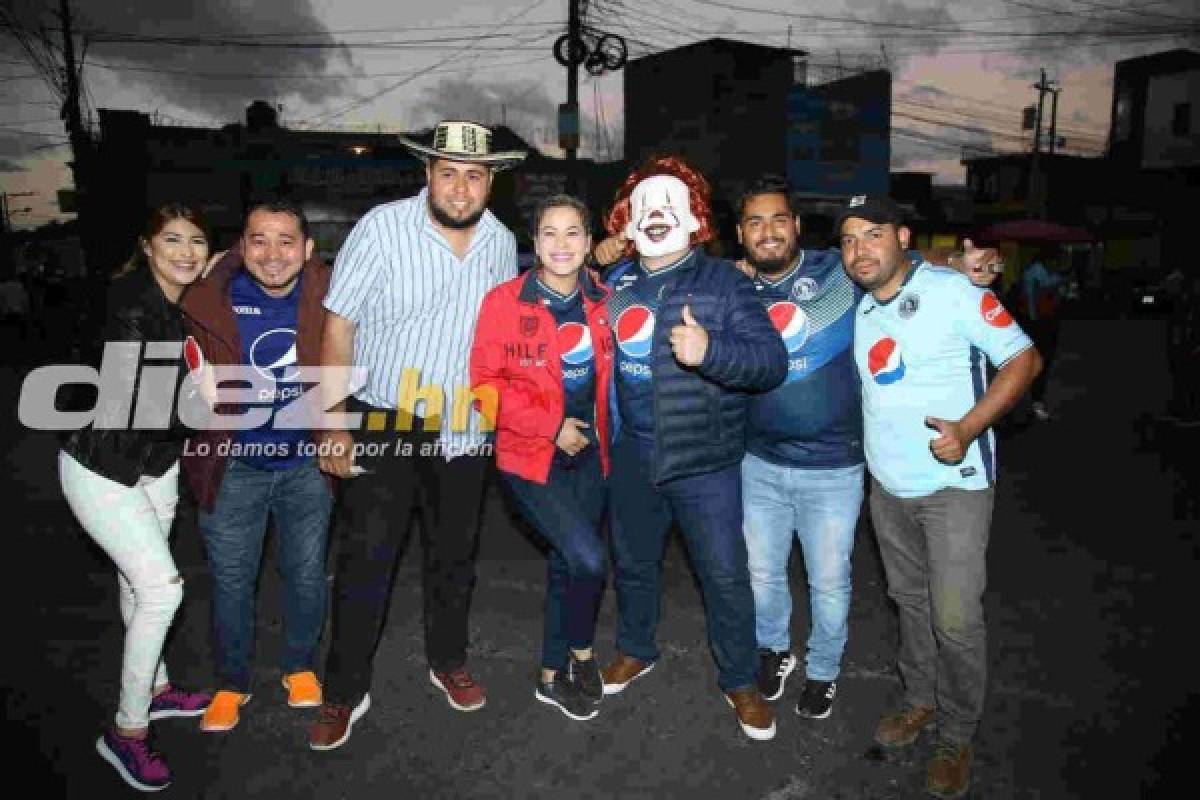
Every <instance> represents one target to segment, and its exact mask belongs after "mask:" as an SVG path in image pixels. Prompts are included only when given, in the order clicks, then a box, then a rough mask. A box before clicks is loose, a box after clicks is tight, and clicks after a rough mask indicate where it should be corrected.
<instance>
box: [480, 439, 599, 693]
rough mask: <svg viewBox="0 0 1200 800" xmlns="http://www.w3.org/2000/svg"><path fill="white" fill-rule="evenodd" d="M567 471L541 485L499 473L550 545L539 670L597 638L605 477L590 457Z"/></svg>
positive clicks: (557, 469) (553, 473)
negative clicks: (540, 666)
mask: <svg viewBox="0 0 1200 800" xmlns="http://www.w3.org/2000/svg"><path fill="white" fill-rule="evenodd" d="M591 449H592V450H593V452H592V453H591V454H590V455H589V456H587V457H583V456H581V457H580V458H578V459H577V460H576V463H574V464H571V465H569V466H563V465H560V464H557V463H556V464H555V465H554V466H553V467H552V468H551V469H550V476H549V479H548V480H547V482H546V483H545V484H540V483H534V482H532V481H527V480H525V479H524V478H521V477H518V476H517V475H513V474H511V473H508V472H501V473H500V474H501V475H502V476H503V477H504V482H505V483H507V484H508V487H509V488H510V489H511V490H512V495H513V499H514V500H515V501H516V503H517V506H519V507H520V509H521V512H522V513H523V514H524V516H525V518H526V519H527V520H529V522H530V523H532V524H533V526H534V527H535V528H536V529H537V531H538V533H539V534H541V536H542V538H544V539H545V540H546V541H547V542H548V543H549V544H550V552H549V554H548V555H547V564H546V612H545V623H544V628H545V629H544V633H543V637H542V667H543V668H544V669H552V670H555V671H558V670H561V669H563V668H564V667H565V666H566V664H567V649H568V648H570V649H572V650H586V649H587V648H589V647H591V646H592V639H593V638H594V637H595V634H596V609H597V608H599V606H600V593H601V590H602V589H603V588H604V575H605V571H606V570H605V567H606V566H607V564H606V562H607V556H608V554H607V553H605V551H604V540H603V539H602V538H601V535H600V521H601V518H602V517H603V516H604V477H603V475H602V474H601V471H600V458H599V455H598V454H597V453H595V452H594V445H593V446H591Z"/></svg>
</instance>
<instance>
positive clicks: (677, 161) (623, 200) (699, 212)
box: [604, 156, 716, 257]
mask: <svg viewBox="0 0 1200 800" xmlns="http://www.w3.org/2000/svg"><path fill="white" fill-rule="evenodd" d="M655 175H673V176H674V177H676V178H679V180H681V181H683V182H684V184H686V185H687V187H688V202H689V203H690V204H691V206H692V214H693V215H694V216H695V217H696V219H697V220H698V221H699V222H700V229H699V230H697V231H695V232H693V233H692V235H691V236H690V237H689V244H690V245H691V246H692V247H695V246H696V245H698V244H703V243H704V242H707V241H709V240H710V239H712V238H713V235H714V234H715V232H716V225H715V224H714V222H713V215H712V189H711V188H709V185H708V181H707V180H705V178H704V176H703V175H701V174H700V173H699V172H697V171H696V169H695V168H694V167H692V166H691V165H690V164H688V163H687V162H686V161H684V160H683V159H682V158H680V157H679V156H655V157H653V158H650V159H649V160H647V161H646V162H645V163H644V164H642V166H640V167H638V168H637V169H636V170H634V172H633V174H631V175H630V176H629V177H628V178H626V179H625V182H624V183H622V184H621V188H620V189H618V190H617V196H616V199H615V201H614V202H613V207H612V210H611V211H609V212H608V216H607V217H606V218H605V220H604V227H605V229H607V230H608V233H609V235H610V236H619V235H621V234H623V233H624V232H625V226H626V225H627V224H628V223H629V213H630V211H629V198H630V196H631V195H632V194H633V190H634V187H636V186H637V185H638V184H639V183H641V182H642V181H644V180H646V178H652V177H654V176H655ZM634 249H635V248H634V244H633V242H632V241H629V242H627V243H626V244H625V253H624V254H625V256H627V257H628V256H632V255H633V253H634Z"/></svg>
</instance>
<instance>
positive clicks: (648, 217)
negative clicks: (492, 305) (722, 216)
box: [603, 157, 787, 740]
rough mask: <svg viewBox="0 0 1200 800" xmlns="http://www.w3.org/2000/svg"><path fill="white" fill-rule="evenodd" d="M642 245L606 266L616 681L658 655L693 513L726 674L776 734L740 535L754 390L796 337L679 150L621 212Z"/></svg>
mask: <svg viewBox="0 0 1200 800" xmlns="http://www.w3.org/2000/svg"><path fill="white" fill-rule="evenodd" d="M608 227H609V230H610V232H612V233H614V234H615V233H617V232H618V231H624V233H625V235H626V236H627V237H628V238H629V239H630V240H632V242H633V243H634V244H636V249H637V258H636V259H632V260H630V261H627V262H625V263H623V264H620V265H618V266H617V267H616V268H615V269H614V270H613V271H612V273H610V275H609V277H608V280H607V282H608V284H609V285H610V286H611V287H612V289H613V295H612V297H611V298H610V300H609V318H610V319H611V320H613V327H614V335H615V336H616V344H617V347H616V350H615V352H616V356H617V365H616V366H617V368H616V370H614V382H615V387H614V391H612V392H610V394H609V396H610V398H611V399H612V404H613V409H612V411H613V413H612V420H613V435H614V443H613V446H612V450H611V453H612V456H611V458H612V472H611V478H610V492H611V495H610V499H611V503H610V505H609V507H610V509H611V526H612V546H613V558H614V562H615V567H616V569H615V584H616V590H617V606H618V615H619V619H618V624H617V651H618V652H617V656H616V659H615V660H614V662H613V663H612V664H611V665H610V666H609V667H608V668H607V669H605V670H604V673H603V677H604V691H605V693H606V694H617V693H619V692H621V691H622V690H623V689H624V688H625V687H626V686H628V685H629V683H630V682H631V681H633V680H634V679H636V678H638V677H640V676H642V675H645V674H646V673H648V672H649V671H650V670H651V669H652V668H653V666H654V664H655V662H656V661H657V660H658V649H657V647H656V645H655V627H656V626H657V623H658V612H659V602H660V594H661V592H660V579H661V572H662V558H663V546H664V542H665V538H666V534H667V531H668V529H669V528H670V524H671V521H672V520H675V521H677V522H678V523H679V527H680V528H681V529H682V531H683V536H684V540H685V542H686V543H687V547H688V551H689V553H690V554H691V557H692V562H693V564H694V565H695V568H696V572H697V575H698V576H699V578H700V585H701V590H702V592H703V594H704V608H705V616H706V620H707V624H708V637H709V643H710V645H711V647H712V651H713V656H714V657H715V659H716V662H717V684H718V686H720V688H721V690H722V691H723V692H724V693H725V697H726V700H727V701H728V702H729V704H730V705H731V706H733V708H734V711H735V713H736V714H737V717H738V723H739V724H740V726H741V729H742V731H743V732H744V733H745V734H746V735H747V736H749V737H750V738H751V739H756V740H765V739H770V738H772V737H773V736H774V735H775V720H774V713H773V711H772V709H771V707H770V706H769V705H768V704H767V703H766V702H765V701H764V700H763V698H762V695H761V694H760V693H759V691H758V687H757V686H756V683H755V671H756V668H757V651H756V641H755V628H754V598H753V595H752V593H751V591H750V575H749V571H748V569H747V561H746V544H745V540H744V538H743V535H742V499H741V479H740V464H741V460H742V456H743V455H744V452H745V438H746V437H745V418H746V405H747V398H748V393H750V392H759V391H767V390H770V389H772V388H774V387H775V386H777V385H778V384H780V383H781V382H782V381H783V379H784V377H785V375H786V374H787V351H786V350H785V348H784V346H783V342H782V340H781V339H780V337H779V334H778V333H776V332H775V328H774V327H773V326H772V325H771V321H770V319H769V318H768V317H767V314H766V311H765V310H764V308H763V305H762V302H761V301H760V300H759V298H758V297H757V294H756V292H755V289H754V285H753V283H751V281H750V280H749V279H748V278H747V277H746V276H745V275H743V274H742V273H740V272H739V271H738V270H737V269H736V268H735V267H734V266H733V264H732V263H730V262H728V261H724V260H721V259H715V258H711V257H709V256H707V255H706V254H705V253H704V252H703V251H702V250H701V249H700V247H699V245H700V244H701V243H703V242H705V241H707V240H708V239H710V238H712V233H713V225H712V220H711V211H710V207H709V188H708V184H707V182H706V181H705V180H704V178H703V177H702V176H701V175H699V174H698V173H697V172H695V170H693V169H692V168H691V167H690V166H688V165H687V164H686V163H684V162H683V161H682V160H680V159H678V158H675V157H664V158H658V159H654V160H652V161H650V162H648V163H647V164H646V165H645V166H643V167H642V168H641V169H639V170H638V171H637V172H635V173H634V174H633V175H631V176H630V177H629V178H628V179H627V180H626V181H625V184H624V185H623V187H622V189H621V191H620V192H619V193H618V202H617V204H616V206H615V207H614V209H613V211H612V213H611V214H610V215H609V218H608Z"/></svg>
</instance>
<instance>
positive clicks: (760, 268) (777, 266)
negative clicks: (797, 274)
mask: <svg viewBox="0 0 1200 800" xmlns="http://www.w3.org/2000/svg"><path fill="white" fill-rule="evenodd" d="M764 244H765V242H764ZM798 252H800V248H798V247H797V246H796V245H795V244H793V245H792V246H791V247H789V248H788V249H787V250H785V251H784V252H783V253H781V254H780V255H778V256H774V257H760V256H756V255H754V252H753V251H752V250H750V249H749V248H747V249H746V263H747V264H749V265H750V266H752V267H754V269H755V270H756V271H757V272H758V273H759V274H762V275H766V276H767V277H768V278H770V277H775V276H777V275H782V274H783V273H784V272H787V270H788V268H789V267H791V266H792V264H794V263H795V262H796V254H797V253H798Z"/></svg>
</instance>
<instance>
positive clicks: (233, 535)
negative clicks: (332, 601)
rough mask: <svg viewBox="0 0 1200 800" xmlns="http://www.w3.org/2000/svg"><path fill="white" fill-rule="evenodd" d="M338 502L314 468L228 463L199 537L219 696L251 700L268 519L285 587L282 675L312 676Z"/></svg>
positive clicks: (309, 463)
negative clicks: (207, 573) (207, 575)
mask: <svg viewBox="0 0 1200 800" xmlns="http://www.w3.org/2000/svg"><path fill="white" fill-rule="evenodd" d="M332 505H333V496H332V494H331V493H330V491H329V485H328V484H327V483H326V482H325V478H324V477H322V476H321V472H320V470H318V469H317V463H316V461H315V460H313V459H310V460H308V461H305V462H304V463H303V464H301V465H300V466H298V467H294V468H292V469H287V470H266V469H257V468H255V467H251V466H248V465H246V464H243V463H242V462H241V461H238V460H237V459H234V458H231V459H229V460H228V462H227V463H226V465H225V475H224V477H223V478H222V479H221V488H220V490H219V491H218V493H217V502H216V505H215V506H214V508H213V511H212V513H207V512H205V511H203V510H201V512H200V532H201V535H202V536H203V537H204V546H205V549H206V550H207V551H208V561H209V565H210V566H211V568H212V575H213V632H214V646H215V650H216V662H217V680H218V688H220V689H231V690H233V691H236V692H249V691H250V688H251V680H250V660H251V658H252V657H253V654H254V599H255V591H256V588H257V581H258V571H259V565H260V564H261V562H262V546H263V539H264V538H265V536H266V532H267V514H268V513H269V514H270V515H271V517H272V518H273V519H274V520H275V529H276V531H277V533H278V534H279V561H280V563H279V568H280V572H281V573H282V574H283V582H284V604H283V609H284V634H285V638H286V645H285V648H284V654H283V672H284V674H288V673H292V672H303V671H306V670H311V669H313V665H314V664H315V663H316V655H317V644H318V642H319V641H320V639H321V628H322V626H323V625H324V622H325V593H326V588H325V549H326V545H327V543H328V541H329V515H330V510H331V508H332Z"/></svg>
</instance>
